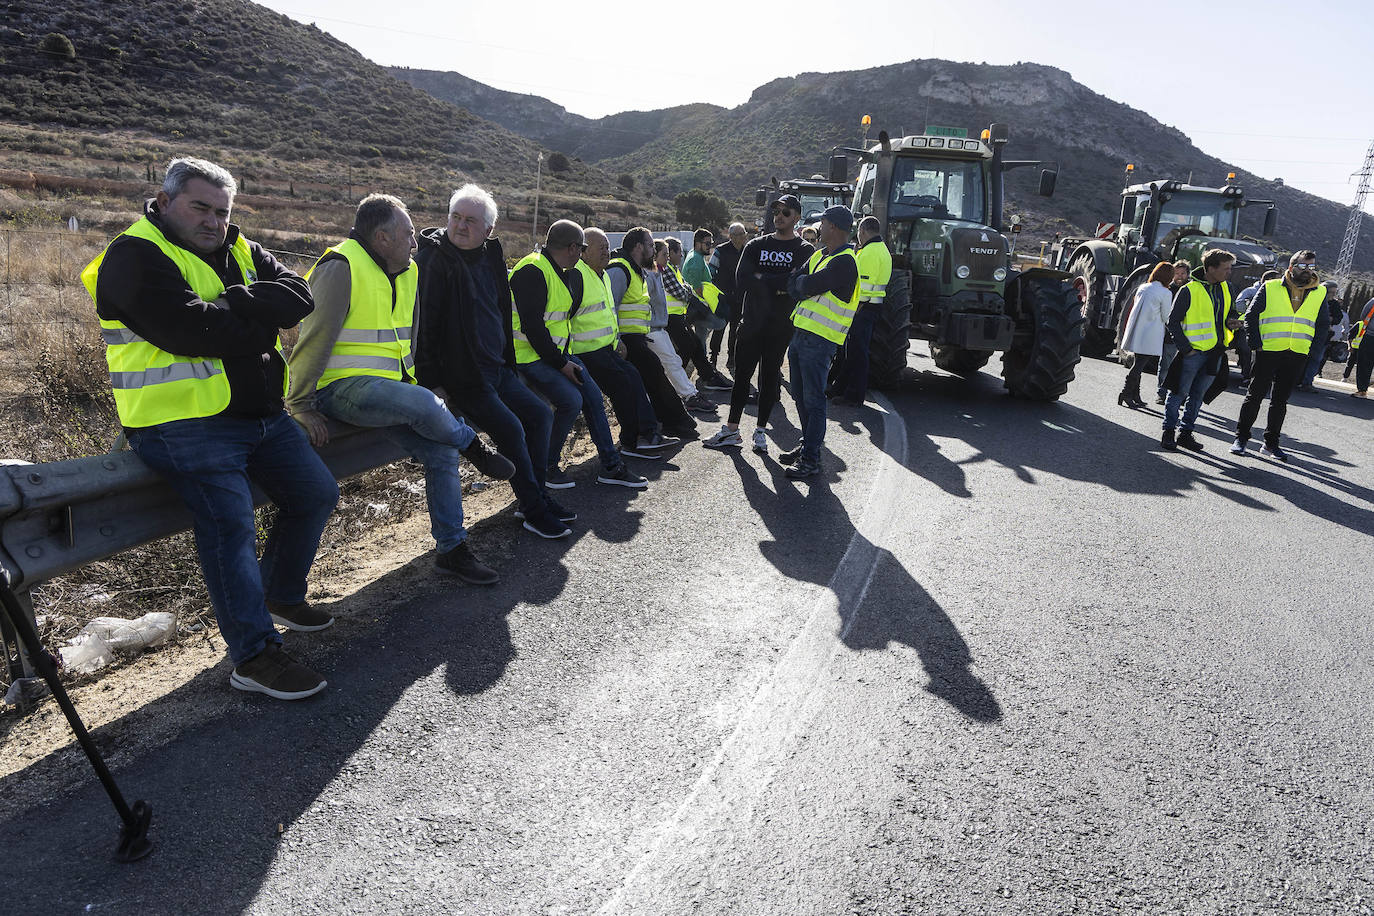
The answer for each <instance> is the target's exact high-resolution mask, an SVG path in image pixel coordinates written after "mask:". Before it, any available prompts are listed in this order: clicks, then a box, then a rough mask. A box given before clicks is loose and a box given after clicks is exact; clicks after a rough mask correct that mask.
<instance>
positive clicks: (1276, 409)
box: [1236, 350, 1307, 445]
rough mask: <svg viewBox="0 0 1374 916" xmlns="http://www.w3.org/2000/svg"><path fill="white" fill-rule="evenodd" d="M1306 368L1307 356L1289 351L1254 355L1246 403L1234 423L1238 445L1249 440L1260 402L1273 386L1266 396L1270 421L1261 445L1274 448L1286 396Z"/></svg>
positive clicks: (1286, 406) (1286, 403)
mask: <svg viewBox="0 0 1374 916" xmlns="http://www.w3.org/2000/svg"><path fill="white" fill-rule="evenodd" d="M1306 366H1307V354H1306V353H1295V352H1293V351H1292V350H1259V351H1257V352H1256V353H1255V365H1254V370H1253V372H1252V373H1251V375H1250V388H1249V390H1248V392H1247V393H1246V395H1245V402H1244V403H1243V404H1241V405H1240V419H1238V420H1237V421H1236V438H1237V439H1239V440H1240V441H1241V442H1246V441H1248V440H1249V439H1250V433H1251V430H1252V429H1253V428H1254V425H1255V418H1256V417H1258V416H1259V409H1260V401H1263V400H1264V395H1265V393H1266V392H1268V391H1269V386H1270V385H1271V384H1272V385H1273V386H1274V390H1273V393H1272V394H1270V396H1269V418H1268V423H1267V424H1266V425H1265V428H1264V441H1265V442H1266V443H1268V444H1269V445H1277V444H1278V441H1279V433H1281V432H1282V431H1283V418H1284V417H1285V416H1287V414H1288V396H1289V395H1291V394H1292V393H1293V386H1294V385H1296V384H1297V383H1298V379H1299V378H1301V377H1302V370H1303V369H1304V367H1306Z"/></svg>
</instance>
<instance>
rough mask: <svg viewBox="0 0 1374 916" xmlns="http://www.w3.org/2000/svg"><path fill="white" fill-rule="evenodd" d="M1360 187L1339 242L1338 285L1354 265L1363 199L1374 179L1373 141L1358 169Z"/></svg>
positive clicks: (1336, 278) (1347, 277) (1343, 281)
mask: <svg viewBox="0 0 1374 916" xmlns="http://www.w3.org/2000/svg"><path fill="white" fill-rule="evenodd" d="M1359 175H1360V187H1359V189H1358V190H1356V191H1355V206H1353V207H1351V208H1350V222H1349V223H1347V224H1346V227H1345V239H1344V241H1342V242H1341V256H1340V257H1339V258H1337V259H1336V276H1335V278H1334V279H1335V280H1336V282H1337V283H1338V284H1342V283H1345V281H1346V280H1347V279H1349V278H1350V267H1351V265H1352V264H1354V263H1355V245H1356V243H1358V242H1359V240H1360V220H1362V219H1363V218H1364V199H1365V197H1366V196H1368V194H1369V179H1370V178H1371V177H1374V140H1371V141H1369V152H1367V153H1365V154H1364V165H1363V166H1361V167H1360V171H1359Z"/></svg>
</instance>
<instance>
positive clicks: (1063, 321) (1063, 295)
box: [1002, 278, 1083, 401]
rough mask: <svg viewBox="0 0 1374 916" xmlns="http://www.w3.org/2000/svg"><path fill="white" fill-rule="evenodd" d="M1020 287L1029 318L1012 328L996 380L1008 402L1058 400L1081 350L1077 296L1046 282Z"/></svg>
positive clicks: (1034, 280)
mask: <svg viewBox="0 0 1374 916" xmlns="http://www.w3.org/2000/svg"><path fill="white" fill-rule="evenodd" d="M1021 284H1022V288H1021V290H1020V296H1021V303H1022V306H1023V308H1025V310H1026V311H1028V312H1029V317H1028V318H1027V319H1024V324H1018V326H1017V329H1016V330H1017V339H1016V341H1015V342H1014V343H1013V344H1012V348H1011V349H1010V350H1008V351H1007V352H1006V353H1003V354H1002V378H1003V380H1004V382H1005V384H1006V388H1007V391H1008V392H1010V393H1011V395H1012V397H1017V398H1025V399H1026V400H1030V401H1054V400H1058V398H1059V396H1060V395H1062V394H1063V393H1064V392H1065V391H1067V390H1068V389H1069V382H1071V381H1073V376H1074V367H1076V366H1077V365H1078V361H1079V359H1080V349H1081V347H1082V345H1083V312H1082V310H1081V309H1080V307H1079V302H1078V294H1077V292H1076V290H1074V288H1073V287H1072V286H1071V285H1069V284H1065V283H1061V282H1059V281H1056V280H1052V279H1046V278H1032V279H1023V280H1022V281H1021ZM1023 331H1029V332H1030V333H1029V334H1023V333H1022V332H1023Z"/></svg>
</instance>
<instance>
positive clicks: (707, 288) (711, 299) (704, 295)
mask: <svg viewBox="0 0 1374 916" xmlns="http://www.w3.org/2000/svg"><path fill="white" fill-rule="evenodd" d="M701 299H702V301H703V302H705V303H706V304H707V305H709V306H710V307H711V314H712V315H714V314H715V313H716V311H717V310H718V309H719V308H720V287H719V286H716V285H715V284H714V283H703V284H701Z"/></svg>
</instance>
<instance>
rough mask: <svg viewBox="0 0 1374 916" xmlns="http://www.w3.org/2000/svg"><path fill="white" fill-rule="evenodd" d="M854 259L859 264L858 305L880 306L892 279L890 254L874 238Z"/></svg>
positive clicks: (881, 243) (880, 242) (882, 244)
mask: <svg viewBox="0 0 1374 916" xmlns="http://www.w3.org/2000/svg"><path fill="white" fill-rule="evenodd" d="M854 257H855V260H857V261H858V262H859V304H860V305H869V304H872V305H882V304H883V300H884V299H886V298H887V283H888V281H889V280H891V279H892V252H890V251H888V250H887V245H886V244H884V243H883V240H882V239H878V238H875V239H873V241H871V242H869V243H868V244H866V245H864V246H863V247H862V248H860V249H859V250H858V252H857V253H856V254H855V256H854Z"/></svg>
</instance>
